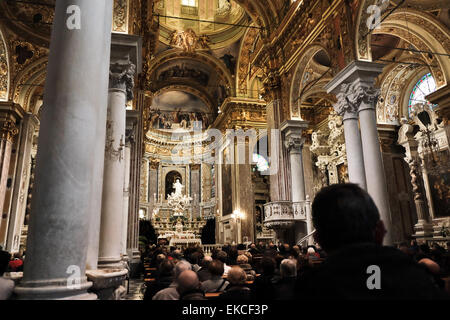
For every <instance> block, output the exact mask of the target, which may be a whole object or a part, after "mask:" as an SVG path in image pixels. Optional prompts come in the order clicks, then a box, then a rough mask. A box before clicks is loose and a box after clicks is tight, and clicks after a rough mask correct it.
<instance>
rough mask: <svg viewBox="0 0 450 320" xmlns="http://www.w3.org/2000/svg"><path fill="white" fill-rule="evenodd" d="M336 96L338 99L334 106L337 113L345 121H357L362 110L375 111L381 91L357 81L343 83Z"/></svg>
mask: <svg viewBox="0 0 450 320" xmlns="http://www.w3.org/2000/svg"><path fill="white" fill-rule="evenodd" d="M336 96H337V99H338V102H337V103H336V104H335V105H334V110H335V111H336V113H337V114H339V115H340V116H342V117H343V118H344V120H347V119H357V118H358V112H360V111H361V110H365V109H373V110H375V107H376V102H377V101H378V97H379V96H380V90H379V89H376V88H374V87H373V86H372V85H370V84H368V83H365V82H361V81H360V80H359V79H357V80H355V81H353V82H352V83H343V84H342V85H341V88H340V91H339V93H338V94H337V95H336Z"/></svg>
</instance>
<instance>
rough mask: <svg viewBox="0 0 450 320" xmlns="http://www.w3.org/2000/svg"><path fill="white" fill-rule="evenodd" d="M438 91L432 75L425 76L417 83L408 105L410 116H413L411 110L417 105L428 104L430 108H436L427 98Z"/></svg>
mask: <svg viewBox="0 0 450 320" xmlns="http://www.w3.org/2000/svg"><path fill="white" fill-rule="evenodd" d="M434 91H436V81H434V78H433V76H432V75H431V73H428V74H426V75H424V76H423V77H422V78H420V80H419V81H417V83H416V85H415V86H414V88H413V90H412V92H411V95H410V97H409V103H408V114H409V116H411V111H412V110H411V108H412V107H413V106H414V105H416V104H428V105H429V106H430V107H432V108H433V107H435V106H436V105H433V104H432V103H431V102H430V101H428V100H427V99H426V98H425V97H426V96H427V95H429V94H431V93H433V92H434Z"/></svg>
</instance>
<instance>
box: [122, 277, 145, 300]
mask: <svg viewBox="0 0 450 320" xmlns="http://www.w3.org/2000/svg"><path fill="white" fill-rule="evenodd" d="M144 286H145V284H144V279H143V278H140V279H130V288H129V293H128V294H127V295H126V296H125V299H124V300H143V298H144V291H143V288H144Z"/></svg>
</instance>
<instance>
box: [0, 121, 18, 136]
mask: <svg viewBox="0 0 450 320" xmlns="http://www.w3.org/2000/svg"><path fill="white" fill-rule="evenodd" d="M18 133H19V129H18V128H17V127H16V124H15V123H14V121H12V120H10V119H8V120H6V121H5V122H3V124H2V126H1V135H2V139H3V140H7V141H12V140H13V138H14V137H15V136H16V135H17V134H18Z"/></svg>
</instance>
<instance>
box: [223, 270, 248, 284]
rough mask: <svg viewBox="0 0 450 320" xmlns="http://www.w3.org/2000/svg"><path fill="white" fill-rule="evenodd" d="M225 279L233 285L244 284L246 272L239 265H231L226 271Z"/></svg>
mask: <svg viewBox="0 0 450 320" xmlns="http://www.w3.org/2000/svg"><path fill="white" fill-rule="evenodd" d="M227 280H228V282H229V283H230V284H231V285H233V286H236V285H244V284H245V281H247V274H246V273H245V271H244V270H243V269H242V268H241V267H239V266H233V267H231V269H230V271H228V277H227Z"/></svg>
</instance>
